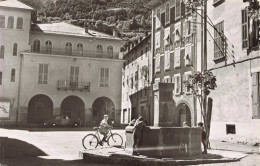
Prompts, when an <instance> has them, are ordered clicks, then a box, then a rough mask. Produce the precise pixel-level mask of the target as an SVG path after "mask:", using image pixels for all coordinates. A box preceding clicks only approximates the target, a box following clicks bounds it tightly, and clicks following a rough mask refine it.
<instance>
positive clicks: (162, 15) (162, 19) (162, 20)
mask: <svg viewBox="0 0 260 166" xmlns="http://www.w3.org/2000/svg"><path fill="white" fill-rule="evenodd" d="M161 23H162V26H165V12H163V13H162V14H161Z"/></svg>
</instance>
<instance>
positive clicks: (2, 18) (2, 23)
mask: <svg viewBox="0 0 260 166" xmlns="http://www.w3.org/2000/svg"><path fill="white" fill-rule="evenodd" d="M4 27H5V16H3V15H0V28H4Z"/></svg>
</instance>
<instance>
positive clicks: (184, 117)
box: [177, 103, 191, 127]
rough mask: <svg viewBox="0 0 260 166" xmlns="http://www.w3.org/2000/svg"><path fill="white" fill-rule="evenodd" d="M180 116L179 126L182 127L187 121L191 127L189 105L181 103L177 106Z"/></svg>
mask: <svg viewBox="0 0 260 166" xmlns="http://www.w3.org/2000/svg"><path fill="white" fill-rule="evenodd" d="M177 111H178V113H179V115H178V126H179V127H181V126H182V125H183V122H184V121H187V122H188V124H189V126H191V111H190V108H189V106H188V105H187V104H185V103H180V104H179V105H178V106H177Z"/></svg>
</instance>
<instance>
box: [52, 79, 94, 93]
mask: <svg viewBox="0 0 260 166" xmlns="http://www.w3.org/2000/svg"><path fill="white" fill-rule="evenodd" d="M57 88H58V89H64V90H81V91H83V90H84V91H90V82H70V81H68V80H59V81H58V86H57Z"/></svg>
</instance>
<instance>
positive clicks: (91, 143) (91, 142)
mask: <svg viewBox="0 0 260 166" xmlns="http://www.w3.org/2000/svg"><path fill="white" fill-rule="evenodd" d="M93 129H94V130H96V133H95V134H88V135H86V136H85V137H84V138H83V139H82V145H83V147H84V148H85V149H91V148H92V149H93V148H96V147H97V146H98V145H101V146H103V145H104V144H103V142H106V143H107V144H108V145H109V146H114V147H122V145H123V138H122V137H121V135H119V134H117V133H112V130H111V128H109V133H108V136H107V138H106V140H105V141H102V140H101V138H100V132H99V127H94V128H93Z"/></svg>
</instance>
